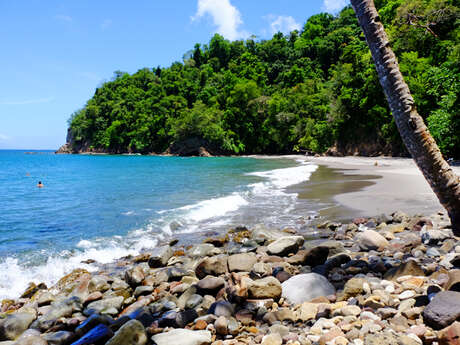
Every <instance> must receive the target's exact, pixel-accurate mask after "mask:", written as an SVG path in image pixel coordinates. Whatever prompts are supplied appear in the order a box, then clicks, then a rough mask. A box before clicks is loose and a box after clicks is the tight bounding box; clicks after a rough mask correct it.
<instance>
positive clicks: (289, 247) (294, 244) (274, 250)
mask: <svg viewBox="0 0 460 345" xmlns="http://www.w3.org/2000/svg"><path fill="white" fill-rule="evenodd" d="M303 242H304V238H303V237H302V236H283V237H281V238H278V239H277V240H276V241H274V242H272V243H270V244H269V245H268V247H267V252H268V254H270V255H277V256H287V255H289V254H292V253H296V252H297V251H298V250H299V247H300V246H301V245H302V244H303Z"/></svg>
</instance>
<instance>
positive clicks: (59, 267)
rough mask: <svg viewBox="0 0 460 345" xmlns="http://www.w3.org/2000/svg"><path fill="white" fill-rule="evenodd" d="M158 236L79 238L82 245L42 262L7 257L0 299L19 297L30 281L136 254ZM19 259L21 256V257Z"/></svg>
mask: <svg viewBox="0 0 460 345" xmlns="http://www.w3.org/2000/svg"><path fill="white" fill-rule="evenodd" d="M157 244H158V240H156V239H154V238H151V236H149V235H145V234H144V236H141V237H138V238H135V237H134V235H133V234H132V233H131V234H129V235H128V236H127V237H121V236H116V237H113V238H111V239H102V238H100V239H95V240H93V241H88V240H81V241H80V242H79V243H78V244H77V247H78V248H81V249H80V250H79V249H76V250H72V251H68V250H63V251H61V252H60V253H57V254H53V255H51V256H50V257H48V259H47V261H46V262H45V263H44V264H41V265H33V264H30V263H24V262H20V260H19V259H18V258H14V257H7V258H5V259H4V260H2V261H0V299H3V298H16V297H18V296H19V295H20V294H21V293H22V292H24V290H25V289H26V287H27V286H28V284H29V283H30V282H34V283H36V284H38V283H45V284H46V285H47V286H48V287H50V286H52V285H54V284H55V283H56V282H57V281H58V280H59V279H60V278H62V277H63V276H64V275H66V274H68V273H69V272H71V271H72V270H74V269H76V268H84V269H86V270H88V271H89V272H94V271H96V270H97V269H98V264H107V263H111V262H113V261H115V260H117V259H119V258H122V257H124V256H128V255H137V254H139V253H140V252H141V251H143V250H147V249H151V248H154V247H156V246H157ZM90 259H91V260H96V261H97V263H96V264H85V263H82V262H85V261H87V260H90ZM21 261H22V260H21Z"/></svg>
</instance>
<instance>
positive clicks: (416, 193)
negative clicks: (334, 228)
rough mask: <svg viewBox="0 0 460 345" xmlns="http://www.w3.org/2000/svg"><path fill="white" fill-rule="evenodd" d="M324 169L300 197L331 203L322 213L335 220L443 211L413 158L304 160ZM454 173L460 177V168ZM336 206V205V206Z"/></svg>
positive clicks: (316, 175) (317, 158)
mask: <svg viewBox="0 0 460 345" xmlns="http://www.w3.org/2000/svg"><path fill="white" fill-rule="evenodd" d="M304 159H305V160H306V161H309V162H312V163H314V164H318V165H319V166H320V168H319V169H318V170H317V171H316V172H315V173H314V174H313V175H312V177H311V180H310V182H311V184H310V186H307V187H305V188H304V189H303V190H302V191H301V193H300V194H299V197H302V198H313V199H318V200H319V201H321V202H326V203H327V202H329V203H330V204H332V205H330V206H329V207H325V208H323V209H322V210H321V212H320V214H321V215H322V216H325V217H328V218H331V219H350V218H353V217H359V216H375V215H379V214H382V213H385V214H390V213H392V212H394V211H396V210H401V211H404V212H406V213H408V214H411V215H414V214H420V213H423V214H430V213H435V212H438V211H441V210H444V209H443V207H442V206H441V205H440V204H439V201H438V199H437V197H436V195H435V194H434V193H433V191H432V190H431V188H430V186H429V185H428V183H427V182H426V180H425V178H424V177H423V175H422V173H421V172H420V171H419V170H418V168H417V167H416V165H415V163H414V162H413V160H412V159H406V158H387V157H378V158H367V157H343V158H338V157H304ZM454 171H455V172H456V173H457V174H460V168H459V167H455V168H454ZM333 203H336V205H333Z"/></svg>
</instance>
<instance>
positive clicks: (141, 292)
mask: <svg viewBox="0 0 460 345" xmlns="http://www.w3.org/2000/svg"><path fill="white" fill-rule="evenodd" d="M457 240H458V239H457V238H455V237H454V236H453V234H452V232H451V230H450V229H449V221H448V218H447V217H446V216H445V215H444V214H442V213H438V214H435V215H432V216H429V217H423V216H413V217H410V216H408V215H406V214H404V213H402V212H396V213H394V214H392V215H391V216H390V215H389V216H380V217H376V218H357V219H354V220H353V221H352V222H350V223H346V224H341V223H337V222H323V223H321V224H317V225H316V226H314V227H311V229H309V230H308V231H307V232H302V233H296V231H295V230H293V229H289V228H287V229H282V230H277V229H269V228H266V227H263V226H256V227H255V228H252V229H247V228H245V227H238V228H235V229H231V230H229V231H228V233H226V234H223V235H222V236H218V235H216V236H212V237H209V238H206V239H205V241H204V243H199V244H193V245H189V244H183V243H181V242H178V241H176V240H175V241H172V242H171V243H169V244H167V245H164V246H161V247H158V248H156V249H155V250H154V251H152V252H145V253H142V254H141V255H138V256H136V257H127V258H123V259H121V260H119V261H117V262H116V263H113V264H111V265H108V266H104V267H101V269H100V271H99V272H97V273H89V272H87V271H85V270H83V269H79V270H75V271H73V272H71V273H70V274H68V275H67V276H65V277H63V278H62V279H61V280H60V281H59V282H58V283H57V284H56V285H54V286H52V287H47V286H45V285H44V284H39V285H36V284H31V285H30V286H29V288H28V289H27V290H26V291H24V293H23V294H22V296H20V298H18V299H16V300H3V301H2V302H1V312H0V345H7V344H8V345H10V344H15V345H27V344H34V345H46V344H49V345H64V344H73V345H84V344H88V345H89V344H106V345H116V344H125V345H126V344H133V345H135V344H157V345H170V344H181V345H204V344H208V345H209V344H213V345H230V344H239V345H243V344H248V345H249V344H263V345H281V344H293V345H294V344H297V345H300V344H301V345H307V344H320V345H326V344H327V345H345V344H354V345H361V344H369V345H379V344H381V345H388V344H389V345H419V344H432V345H436V344H439V345H443V344H460V323H459V322H457V320H460V292H459V291H460V270H459V269H457V268H458V267H460V245H458V242H457ZM95 259H97V258H95Z"/></svg>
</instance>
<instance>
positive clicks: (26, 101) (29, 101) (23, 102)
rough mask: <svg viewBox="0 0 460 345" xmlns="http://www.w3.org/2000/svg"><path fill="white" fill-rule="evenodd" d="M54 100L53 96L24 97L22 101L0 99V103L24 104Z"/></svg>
mask: <svg viewBox="0 0 460 345" xmlns="http://www.w3.org/2000/svg"><path fill="white" fill-rule="evenodd" d="M52 101H54V97H47V98H35V99H25V100H23V101H0V105H25V104H37V103H49V102H52Z"/></svg>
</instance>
